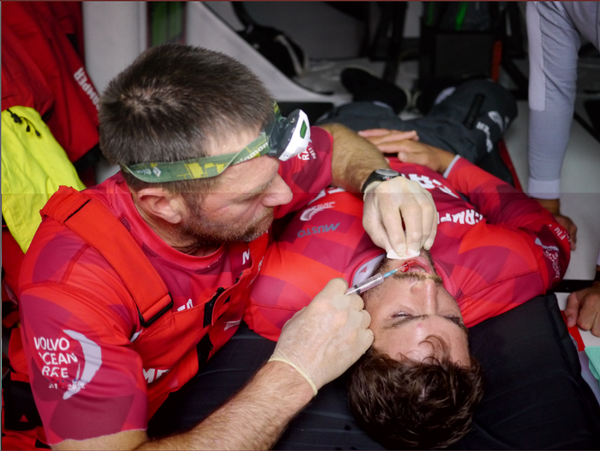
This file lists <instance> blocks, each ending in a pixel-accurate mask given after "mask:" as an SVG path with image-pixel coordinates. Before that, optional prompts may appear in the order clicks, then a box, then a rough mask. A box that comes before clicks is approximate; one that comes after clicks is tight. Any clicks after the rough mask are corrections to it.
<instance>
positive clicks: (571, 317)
mask: <svg viewBox="0 0 600 451" xmlns="http://www.w3.org/2000/svg"><path fill="white" fill-rule="evenodd" d="M577 293H578V292H577V291H575V292H573V293H571V294H570V295H569V297H568V298H567V306H566V308H565V317H566V318H567V327H574V326H575V325H576V324H577V317H578V316H579V299H578V298H577Z"/></svg>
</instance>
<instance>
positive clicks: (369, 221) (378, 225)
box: [362, 194, 404, 252]
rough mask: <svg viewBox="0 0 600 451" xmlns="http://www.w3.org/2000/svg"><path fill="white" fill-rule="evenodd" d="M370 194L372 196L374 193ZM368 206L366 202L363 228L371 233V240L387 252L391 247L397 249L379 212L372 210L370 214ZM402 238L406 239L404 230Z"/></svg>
mask: <svg viewBox="0 0 600 451" xmlns="http://www.w3.org/2000/svg"><path fill="white" fill-rule="evenodd" d="M370 196H372V194H371V195H370ZM367 208H368V206H367V205H366V204H365V214H364V215H363V221H362V223H363V228H364V229H365V230H366V231H367V233H368V234H369V237H370V238H371V241H373V243H374V244H375V246H377V247H380V248H381V249H385V250H386V252H387V251H389V250H390V249H394V250H395V247H393V246H392V243H391V242H390V240H389V237H388V232H387V230H386V229H385V227H384V226H383V223H382V222H381V219H380V217H379V214H378V213H376V212H371V214H369V213H368V212H367ZM398 220H400V219H398ZM401 238H402V240H404V231H403V232H402V234H401Z"/></svg>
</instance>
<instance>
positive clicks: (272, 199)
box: [262, 174, 293, 207]
mask: <svg viewBox="0 0 600 451" xmlns="http://www.w3.org/2000/svg"><path fill="white" fill-rule="evenodd" d="M292 197H293V195H292V190H291V189H290V187H289V186H287V184H286V183H285V182H284V181H283V179H282V178H281V177H280V176H279V174H277V175H276V176H275V179H274V180H273V183H271V186H269V188H268V189H267V191H266V192H265V196H264V197H263V200H262V204H263V205H264V206H265V207H277V206H278V205H285V204H287V203H290V202H291V201H292Z"/></svg>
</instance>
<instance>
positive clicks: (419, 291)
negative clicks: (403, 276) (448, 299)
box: [411, 278, 438, 315]
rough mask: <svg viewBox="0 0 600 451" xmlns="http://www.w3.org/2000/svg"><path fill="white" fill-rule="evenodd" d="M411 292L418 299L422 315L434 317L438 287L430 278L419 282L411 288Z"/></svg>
mask: <svg viewBox="0 0 600 451" xmlns="http://www.w3.org/2000/svg"><path fill="white" fill-rule="evenodd" d="M411 290H412V291H413V292H414V293H415V295H416V296H418V299H420V301H421V304H422V308H423V310H424V311H423V313H424V314H427V315H434V314H436V313H437V295H438V286H437V284H436V283H435V281H434V280H432V279H430V278H427V279H424V280H419V281H418V282H417V283H415V284H414V285H413V286H412V287H411Z"/></svg>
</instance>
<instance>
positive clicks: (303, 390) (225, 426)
mask: <svg viewBox="0 0 600 451" xmlns="http://www.w3.org/2000/svg"><path fill="white" fill-rule="evenodd" d="M312 397H313V392H312V388H311V387H310V385H309V384H308V383H307V382H306V380H305V379H304V378H303V377H302V376H300V374H299V373H298V372H297V371H296V370H295V369H293V368H292V367H291V366H289V365H287V364H285V363H281V362H269V363H267V364H266V365H265V366H264V367H263V368H262V369H261V370H260V371H259V372H258V373H257V374H256V376H255V377H254V378H253V379H252V381H251V382H250V383H249V384H248V385H247V386H246V387H245V388H244V389H243V390H242V391H241V392H239V393H238V394H237V395H236V396H235V397H233V398H232V399H231V400H229V401H228V402H227V403H226V404H225V405H223V406H222V407H221V408H219V409H218V410H217V411H215V412H214V413H213V414H212V415H210V416H209V417H208V418H206V419H205V420H204V421H203V422H202V423H200V424H199V425H198V426H196V427H195V428H193V429H192V430H190V431H188V432H186V433H183V434H178V435H174V436H172V437H167V438H164V439H160V440H156V441H150V442H146V443H145V444H143V445H142V446H140V447H139V448H138V449H170V450H172V449H186V450H187V449H261V450H262V449H269V448H271V447H272V446H273V445H274V443H275V442H276V441H277V439H278V438H279V436H280V435H281V433H282V432H283V431H284V429H285V427H286V426H287V424H288V423H289V422H290V420H291V419H292V418H294V416H295V415H296V414H297V413H298V412H299V411H300V410H302V408H304V406H305V405H306V404H307V403H308V402H309V401H310V400H311V399H312Z"/></svg>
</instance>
